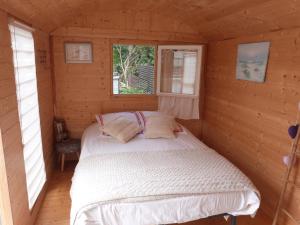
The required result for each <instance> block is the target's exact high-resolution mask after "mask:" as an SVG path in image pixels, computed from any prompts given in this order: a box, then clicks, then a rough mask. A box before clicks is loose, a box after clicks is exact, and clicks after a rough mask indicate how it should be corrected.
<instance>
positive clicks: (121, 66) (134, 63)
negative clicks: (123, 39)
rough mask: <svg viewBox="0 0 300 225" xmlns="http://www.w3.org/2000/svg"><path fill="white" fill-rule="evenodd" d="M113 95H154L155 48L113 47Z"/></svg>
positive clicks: (144, 46)
mask: <svg viewBox="0 0 300 225" xmlns="http://www.w3.org/2000/svg"><path fill="white" fill-rule="evenodd" d="M112 48H113V74H112V76H113V94H154V92H155V87H154V86H155V85H154V63H155V47H154V46H149V45H124V44H115V45H113V47H112Z"/></svg>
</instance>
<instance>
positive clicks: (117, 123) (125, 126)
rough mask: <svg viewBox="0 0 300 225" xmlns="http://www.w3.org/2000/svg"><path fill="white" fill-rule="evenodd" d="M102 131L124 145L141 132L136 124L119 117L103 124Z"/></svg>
mask: <svg viewBox="0 0 300 225" xmlns="http://www.w3.org/2000/svg"><path fill="white" fill-rule="evenodd" d="M103 131H104V132H105V133H106V134H109V135H110V136H112V137H114V138H116V139H117V140H119V141H120V142H123V143H126V142H128V141H129V140H130V139H132V138H134V137H135V136H136V135H137V134H138V133H139V132H140V131H141V128H140V127H139V126H138V124H137V123H136V122H133V121H131V120H129V119H127V118H126V117H123V116H120V117H118V118H116V119H115V120H112V121H110V122H109V123H107V124H105V125H104V126H103Z"/></svg>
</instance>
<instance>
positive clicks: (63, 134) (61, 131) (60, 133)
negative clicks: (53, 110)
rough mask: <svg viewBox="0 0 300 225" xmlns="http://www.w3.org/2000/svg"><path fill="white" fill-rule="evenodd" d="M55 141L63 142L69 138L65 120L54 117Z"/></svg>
mask: <svg viewBox="0 0 300 225" xmlns="http://www.w3.org/2000/svg"><path fill="white" fill-rule="evenodd" d="M53 125H54V135H55V140H56V142H63V141H65V140H67V139H68V138H69V135H68V130H67V127H66V122H65V120H64V119H61V118H55V119H54V121H53Z"/></svg>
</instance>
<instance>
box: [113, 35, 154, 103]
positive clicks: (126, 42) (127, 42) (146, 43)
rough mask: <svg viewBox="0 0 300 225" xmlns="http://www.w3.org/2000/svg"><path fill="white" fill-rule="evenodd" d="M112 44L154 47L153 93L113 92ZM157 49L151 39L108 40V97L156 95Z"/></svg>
mask: <svg viewBox="0 0 300 225" xmlns="http://www.w3.org/2000/svg"><path fill="white" fill-rule="evenodd" d="M114 45H144V46H152V47H154V51H155V52H154V56H155V60H154V69H153V73H154V74H153V75H154V82H153V93H152V94H144V93H143V94H114V93H113V91H114V90H113V62H114V60H113V46H114ZM157 49H158V44H157V43H156V42H153V41H143V40H119V39H116V40H111V41H110V49H109V51H110V79H109V81H110V85H109V86H110V97H112V98H126V97H127V98H139V97H143V98H145V97H152V98H153V97H156V96H157V94H156V89H157V86H156V85H157V52H158V51H157Z"/></svg>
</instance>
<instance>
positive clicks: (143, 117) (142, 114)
mask: <svg viewBox="0 0 300 225" xmlns="http://www.w3.org/2000/svg"><path fill="white" fill-rule="evenodd" d="M135 115H136V117H137V118H138V121H139V124H140V126H141V127H142V128H143V130H145V127H146V123H147V120H148V118H149V117H153V116H157V117H160V116H163V117H164V116H167V117H171V118H173V117H172V116H170V115H167V114H165V113H162V112H158V111H137V112H135ZM174 132H175V133H178V132H183V128H182V126H181V125H180V124H179V123H177V122H176V121H175V120H174Z"/></svg>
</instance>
